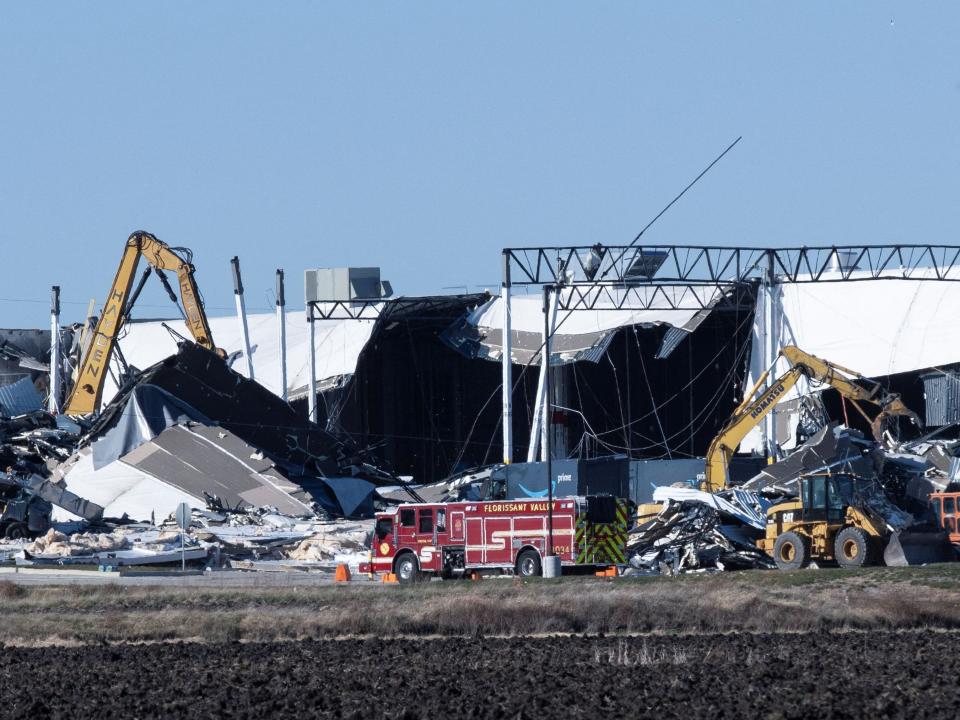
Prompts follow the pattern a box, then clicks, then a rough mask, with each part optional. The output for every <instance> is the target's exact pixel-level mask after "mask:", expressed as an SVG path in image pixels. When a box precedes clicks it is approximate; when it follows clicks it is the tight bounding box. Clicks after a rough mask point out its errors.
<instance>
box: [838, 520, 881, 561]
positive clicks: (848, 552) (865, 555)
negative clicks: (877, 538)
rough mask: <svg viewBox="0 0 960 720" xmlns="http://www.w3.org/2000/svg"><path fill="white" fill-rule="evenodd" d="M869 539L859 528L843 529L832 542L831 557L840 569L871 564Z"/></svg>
mask: <svg viewBox="0 0 960 720" xmlns="http://www.w3.org/2000/svg"><path fill="white" fill-rule="evenodd" d="M871 555H872V553H871V552H870V538H869V537H868V536H867V534H866V533H865V532H864V531H863V530H861V529H860V528H855V527H845V528H844V529H843V530H841V531H840V532H838V533H837V537H836V538H835V539H834V541H833V556H834V557H835V558H836V560H837V565H839V566H840V567H842V568H858V567H863V566H864V565H870V564H871Z"/></svg>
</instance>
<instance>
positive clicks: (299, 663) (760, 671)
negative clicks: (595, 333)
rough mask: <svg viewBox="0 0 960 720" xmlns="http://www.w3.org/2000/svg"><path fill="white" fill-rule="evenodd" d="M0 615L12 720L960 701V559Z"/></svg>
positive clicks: (911, 710)
mask: <svg viewBox="0 0 960 720" xmlns="http://www.w3.org/2000/svg"><path fill="white" fill-rule="evenodd" d="M0 617H2V620H3V622H0V643H2V644H3V645H4V646H5V647H4V649H3V652H2V653H0V692H2V693H3V695H2V696H3V698H4V703H3V705H2V710H0V717H15V718H18V720H21V719H22V718H46V717H64V718H71V719H72V718H84V717H97V718H109V717H117V718H124V720H131V719H135V718H153V717H156V718H164V719H165V720H170V719H171V718H179V717H189V718H202V717H250V718H254V717H255V718H258V719H262V718H266V717H296V718H298V720H300V719H301V718H310V717H325V718H430V720H436V719H437V718H446V717H475V718H544V717H564V718H578V717H591V718H593V717H654V716H656V717H658V718H674V717H675V718H684V720H687V719H691V718H700V717H704V718H707V717H709V718H710V719H711V720H721V719H722V718H738V717H751V718H752V717H758V718H809V717H816V718H832V717H838V718H839V717H844V718H855V717H867V718H870V719H871V720H875V719H876V718H880V717H884V718H886V717H894V718H896V717H904V718H906V717H910V718H924V717H953V716H955V715H956V707H958V706H960V686H958V684H957V677H960V650H958V648H960V567H958V566H957V564H954V565H944V566H931V567H924V568H900V569H890V568H887V569H882V568H881V569H872V570H865V571H861V572H843V571H801V572H796V573H780V572H772V571H771V572H748V573H723V574H720V575H712V576H707V575H701V576H686V577H679V578H643V579H636V578H619V579H604V580H601V579H597V578H564V579H563V580H560V581H539V580H534V581H526V582H524V581H519V580H513V579H508V580H491V581H484V582H477V583H472V582H466V581H462V582H450V583H442V582H435V583H429V584H419V585H413V586H408V587H398V586H396V585H393V586H383V585H378V584H373V583H367V584H365V585H346V586H326V587H288V588H276V587H274V588H262V587H251V588H224V587H207V588H204V587H196V586H190V587H186V586H185V587H176V586H172V585H170V584H166V585H163V586H154V587H150V586H136V587H129V586H127V587H124V586H119V585H113V586H78V585H65V586H54V585H43V586H38V585H30V584H23V585H21V584H17V583H15V582H0ZM721 631H722V632H721ZM570 634H572V635H570ZM185 640H187V642H184V641H185Z"/></svg>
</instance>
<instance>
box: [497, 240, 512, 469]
mask: <svg viewBox="0 0 960 720" xmlns="http://www.w3.org/2000/svg"><path fill="white" fill-rule="evenodd" d="M500 299H501V302H502V303H503V324H502V326H501V332H502V333H503V341H502V342H501V347H502V349H503V354H502V355H501V357H500V365H501V370H502V383H503V390H502V394H503V413H502V418H501V420H502V423H503V464H504V465H509V464H510V463H512V462H513V360H512V358H511V353H512V345H513V338H512V334H511V333H512V328H511V325H512V323H511V317H510V253H509V252H507V251H504V252H503V284H502V285H501V287H500Z"/></svg>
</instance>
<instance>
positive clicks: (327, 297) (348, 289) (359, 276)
mask: <svg viewBox="0 0 960 720" xmlns="http://www.w3.org/2000/svg"><path fill="white" fill-rule="evenodd" d="M303 290H304V299H305V300H306V301H307V302H308V303H311V302H353V301H362V300H383V299H384V298H388V297H390V296H391V295H393V288H392V287H390V283H389V282H387V281H386V280H381V279H380V268H378V267H350V268H317V269H314V270H305V271H304V273H303Z"/></svg>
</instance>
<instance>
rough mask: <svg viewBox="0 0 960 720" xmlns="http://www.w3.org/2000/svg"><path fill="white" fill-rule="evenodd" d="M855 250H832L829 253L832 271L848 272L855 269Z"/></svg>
mask: <svg viewBox="0 0 960 720" xmlns="http://www.w3.org/2000/svg"><path fill="white" fill-rule="evenodd" d="M857 255H859V252H858V251H857V250H834V251H833V253H831V255H830V269H831V270H832V271H833V272H850V271H851V270H856V269H857Z"/></svg>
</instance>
